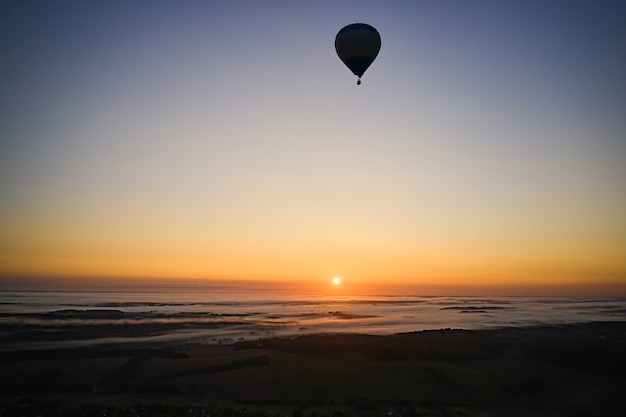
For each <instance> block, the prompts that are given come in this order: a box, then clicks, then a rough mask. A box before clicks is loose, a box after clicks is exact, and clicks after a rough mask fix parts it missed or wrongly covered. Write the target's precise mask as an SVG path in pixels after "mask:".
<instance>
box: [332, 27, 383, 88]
mask: <svg viewBox="0 0 626 417" xmlns="http://www.w3.org/2000/svg"><path fill="white" fill-rule="evenodd" d="M335 50H336V51H337V55H339V58H340V59H341V60H342V61H343V63H344V64H346V66H347V67H348V68H349V69H350V71H352V73H353V74H354V75H356V76H357V77H359V80H358V81H357V82H356V83H357V85H360V84H361V77H362V76H363V73H364V72H365V70H367V69H368V68H369V66H370V65H371V64H372V62H374V59H376V55H378V51H380V34H379V33H378V31H377V30H376V29H374V28H373V27H372V26H370V25H367V24H365V23H353V24H351V25H348V26H346V27H344V28H343V29H341V30H340V31H339V33H337V37H336V38H335Z"/></svg>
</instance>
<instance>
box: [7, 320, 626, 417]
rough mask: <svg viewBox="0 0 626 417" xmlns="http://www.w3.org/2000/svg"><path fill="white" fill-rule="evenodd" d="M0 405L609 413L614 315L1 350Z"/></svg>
mask: <svg viewBox="0 0 626 417" xmlns="http://www.w3.org/2000/svg"><path fill="white" fill-rule="evenodd" d="M0 384H1V386H2V391H1V397H0V402H1V407H0V408H1V410H0V415H1V416H41V417H44V416H74V415H76V416H104V415H106V416H107V417H110V416H208V415H211V416H232V415H242V416H243V415H246V416H274V415H277V416H278V415H280V416H319V417H321V416H325V415H326V416H335V417H339V416H352V415H354V416H361V415H363V416H388V417H389V416H459V417H461V416H526V415H528V416H618V415H623V414H622V413H623V410H626V398H625V397H624V392H626V323H625V322H605V323H588V324H576V325H565V326H553V327H537V328H507V329H500V330H481V331H463V330H437V331H422V332H415V333H406V334H398V335H392V336H370V335H358V334H351V335H339V334H335V335H314V336H300V337H297V338H293V339H266V340H260V341H252V342H240V343H235V344H232V345H228V346H207V345H172V346H158V347H156V346H155V347H153V348H147V347H146V346H145V345H135V346H133V345H129V344H126V345H124V346H119V345H118V346H115V347H90V348H65V349H50V350H38V351H34V350H30V351H28V350H23V351H14V352H3V353H2V356H1V359H0Z"/></svg>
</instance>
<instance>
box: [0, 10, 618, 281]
mask: <svg viewBox="0 0 626 417" xmlns="http://www.w3.org/2000/svg"><path fill="white" fill-rule="evenodd" d="M625 21H626V3H624V2H621V1H615V2H609V1H576V0H567V1H549V2H545V1H515V2H514V1H510V2H509V1H472V2H468V1H424V2H418V1H404V2H403V1H395V2H382V1H380V2H350V1H341V2H340V1H316V2H294V1H248V2H246V1H202V2H200V1H198V2H195V1H185V2H165V1H163V2H161V1H144V2H138V1H102V2H84V1H75V2H67V1H54V2H48V1H41V2H33V1H9V2H3V3H2V6H0V52H1V56H2V62H3V64H2V65H1V66H0V86H1V91H0V275H2V276H5V277H22V276H30V277H33V276H37V277H57V279H58V277H64V276H72V277H84V279H85V280H87V279H88V278H89V277H96V276H100V277H102V276H119V277H165V278H216V279H217V278H219V279H263V280H290V281H296V282H309V281H310V282H313V281H319V280H327V279H329V278H330V277H332V276H335V275H339V276H341V277H342V278H343V279H344V281H345V282H349V281H352V282H374V283H391V282H401V283H412V284H419V285H428V284H442V285H463V286H472V285H491V284H501V285H511V286H515V285H532V284H555V285H571V284H575V283H579V284H587V285H603V284H611V285H613V286H615V285H618V286H619V285H621V286H622V287H625V288H626V75H625V74H626V47H625V45H626V25H624V22H625ZM354 22H365V23H369V24H371V25H373V26H374V27H376V28H377V29H378V31H379V32H380V34H381V38H382V48H381V52H380V54H379V55H378V58H377V60H376V61H375V62H374V63H373V64H372V66H371V67H370V69H369V70H368V71H367V72H366V74H365V76H364V77H363V84H362V85H361V86H358V87H357V86H356V78H355V77H354V76H353V75H352V74H351V73H350V71H349V70H348V69H347V68H345V66H344V65H343V64H342V63H341V61H340V60H339V59H338V58H337V56H336V53H335V51H334V38H335V34H336V33H337V31H338V30H339V29H341V28H342V27H343V26H345V25H347V24H350V23H354ZM607 288H608V287H607Z"/></svg>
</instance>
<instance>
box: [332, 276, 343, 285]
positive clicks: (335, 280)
mask: <svg viewBox="0 0 626 417" xmlns="http://www.w3.org/2000/svg"><path fill="white" fill-rule="evenodd" d="M339 284H341V279H340V278H339V277H335V278H333V285H335V286H337V285H339Z"/></svg>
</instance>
